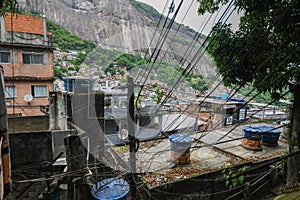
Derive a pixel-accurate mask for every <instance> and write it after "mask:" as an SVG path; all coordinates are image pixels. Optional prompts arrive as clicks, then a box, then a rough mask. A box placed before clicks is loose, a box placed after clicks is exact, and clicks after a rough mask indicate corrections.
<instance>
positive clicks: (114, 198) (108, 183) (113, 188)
mask: <svg viewBox="0 0 300 200" xmlns="http://www.w3.org/2000/svg"><path fill="white" fill-rule="evenodd" d="M129 190H130V186H129V184H128V183H127V182H126V181H125V180H123V179H115V178H108V179H105V180H103V181H101V182H98V183H96V184H94V185H93V188H92V195H93V197H94V198H95V199H97V200H126V199H127V196H128V193H129Z"/></svg>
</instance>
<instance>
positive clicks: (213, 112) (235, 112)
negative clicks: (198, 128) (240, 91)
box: [181, 98, 247, 128]
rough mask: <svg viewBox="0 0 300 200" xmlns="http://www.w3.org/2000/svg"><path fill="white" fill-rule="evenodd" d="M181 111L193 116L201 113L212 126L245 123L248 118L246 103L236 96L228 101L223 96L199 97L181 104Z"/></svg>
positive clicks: (202, 117) (203, 118) (201, 116)
mask: <svg viewBox="0 0 300 200" xmlns="http://www.w3.org/2000/svg"><path fill="white" fill-rule="evenodd" d="M181 111H182V112H183V111H185V113H187V114H188V115H191V116H197V115H199V117H200V119H201V120H203V121H205V122H207V126H209V127H210V128H221V127H224V126H228V125H233V124H238V123H243V122H244V121H245V120H246V119H247V105H246V103H245V102H244V101H240V99H235V98H232V100H228V101H225V100H222V99H221V98H207V99H204V98H199V99H197V101H195V102H192V103H186V104H181Z"/></svg>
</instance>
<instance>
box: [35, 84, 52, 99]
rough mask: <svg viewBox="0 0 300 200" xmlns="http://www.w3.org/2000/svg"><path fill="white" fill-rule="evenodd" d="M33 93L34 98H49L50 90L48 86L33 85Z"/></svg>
mask: <svg viewBox="0 0 300 200" xmlns="http://www.w3.org/2000/svg"><path fill="white" fill-rule="evenodd" d="M31 93H32V96H33V97H47V96H48V88H47V86H46V85H33V86H31Z"/></svg>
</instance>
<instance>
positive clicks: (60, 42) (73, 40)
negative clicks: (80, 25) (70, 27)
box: [47, 20, 96, 61]
mask: <svg viewBox="0 0 300 200" xmlns="http://www.w3.org/2000/svg"><path fill="white" fill-rule="evenodd" d="M47 30H48V31H50V32H52V33H53V40H54V42H53V45H54V47H56V48H59V49H60V50H61V51H65V52H68V51H71V50H77V51H85V52H86V54H88V53H90V52H91V51H92V50H93V49H94V48H95V47H96V45H95V44H94V43H92V42H89V41H85V40H82V39H80V38H79V37H77V36H75V35H73V34H71V33H70V32H69V31H67V30H66V29H64V28H63V27H61V26H59V25H58V24H56V23H54V22H52V21H50V20H47ZM79 60H80V61H83V60H84V54H81V55H79Z"/></svg>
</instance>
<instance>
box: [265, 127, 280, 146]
mask: <svg viewBox="0 0 300 200" xmlns="http://www.w3.org/2000/svg"><path fill="white" fill-rule="evenodd" d="M280 133H281V130H280V129H276V128H274V127H273V126H266V127H265V132H264V134H263V136H262V143H263V145H266V146H278V139H279V136H280Z"/></svg>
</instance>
